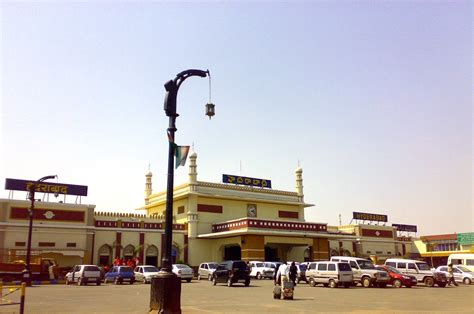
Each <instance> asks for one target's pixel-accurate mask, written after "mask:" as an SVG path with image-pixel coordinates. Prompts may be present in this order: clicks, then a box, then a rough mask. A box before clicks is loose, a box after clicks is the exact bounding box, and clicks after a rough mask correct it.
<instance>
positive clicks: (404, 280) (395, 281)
mask: <svg viewBox="0 0 474 314" xmlns="http://www.w3.org/2000/svg"><path fill="white" fill-rule="evenodd" d="M375 268H377V269H380V270H385V271H386V272H387V273H388V274H389V276H390V281H389V284H391V285H392V286H394V287H395V288H401V287H402V286H405V287H407V288H411V287H412V286H416V284H417V280H416V277H415V276H411V275H405V274H402V273H401V272H400V271H398V269H396V268H394V267H392V266H387V265H382V266H376V267H375Z"/></svg>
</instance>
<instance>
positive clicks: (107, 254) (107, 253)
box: [98, 244, 112, 265]
mask: <svg viewBox="0 0 474 314" xmlns="http://www.w3.org/2000/svg"><path fill="white" fill-rule="evenodd" d="M98 260H99V265H111V264H112V247H111V246H110V245H108V244H104V245H102V246H101V247H100V248H99V258H98Z"/></svg>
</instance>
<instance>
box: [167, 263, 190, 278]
mask: <svg viewBox="0 0 474 314" xmlns="http://www.w3.org/2000/svg"><path fill="white" fill-rule="evenodd" d="M172 271H173V273H175V274H176V275H177V276H178V277H179V278H181V279H184V280H186V281H187V282H191V280H192V279H193V277H194V270H193V269H192V268H191V267H189V266H188V265H186V264H173V268H172Z"/></svg>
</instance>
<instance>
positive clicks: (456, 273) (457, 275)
mask: <svg viewBox="0 0 474 314" xmlns="http://www.w3.org/2000/svg"><path fill="white" fill-rule="evenodd" d="M453 275H454V280H455V281H462V280H463V273H462V272H461V271H460V270H459V269H457V268H456V267H453Z"/></svg>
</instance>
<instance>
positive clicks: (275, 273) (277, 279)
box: [273, 264, 281, 286]
mask: <svg viewBox="0 0 474 314" xmlns="http://www.w3.org/2000/svg"><path fill="white" fill-rule="evenodd" d="M280 265H281V264H277V265H276V268H275V271H274V273H273V283H274V285H275V286H276V285H277V284H278V285H281V281H279V278H278V270H279V269H280Z"/></svg>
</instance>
